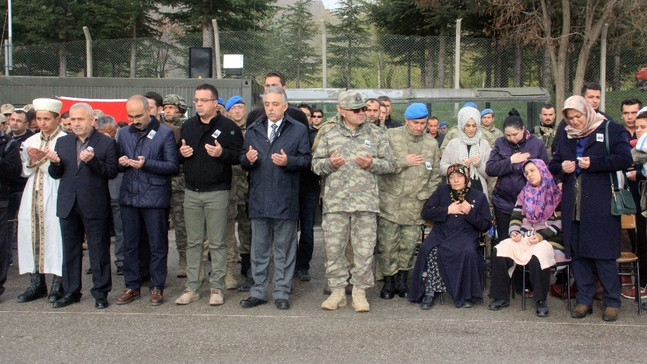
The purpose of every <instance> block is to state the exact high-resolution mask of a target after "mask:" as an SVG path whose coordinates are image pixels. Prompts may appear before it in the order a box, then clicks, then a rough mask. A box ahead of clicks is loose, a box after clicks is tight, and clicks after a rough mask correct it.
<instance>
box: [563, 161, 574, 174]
mask: <svg viewBox="0 0 647 364" xmlns="http://www.w3.org/2000/svg"><path fill="white" fill-rule="evenodd" d="M562 171H564V173H573V172H575V161H563V162H562Z"/></svg>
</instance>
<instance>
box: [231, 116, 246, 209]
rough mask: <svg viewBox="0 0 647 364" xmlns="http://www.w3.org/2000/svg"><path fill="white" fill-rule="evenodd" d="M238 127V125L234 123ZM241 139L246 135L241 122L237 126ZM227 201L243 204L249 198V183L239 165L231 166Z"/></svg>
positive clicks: (244, 124)
mask: <svg viewBox="0 0 647 364" xmlns="http://www.w3.org/2000/svg"><path fill="white" fill-rule="evenodd" d="M236 125H238V123H236ZM238 127H239V128H240V131H242V132H243V137H244V136H245V133H247V124H246V123H245V121H243V124H242V125H238ZM229 193H230V198H229V201H231V202H232V203H235V204H244V203H245V202H246V201H247V199H248V198H249V183H248V181H247V171H246V170H244V169H243V167H241V166H240V165H239V164H238V165H234V166H231V191H230V192H229Z"/></svg>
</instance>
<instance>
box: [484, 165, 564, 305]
mask: <svg viewBox="0 0 647 364" xmlns="http://www.w3.org/2000/svg"><path fill="white" fill-rule="evenodd" d="M523 171H524V176H525V177H526V180H527V182H526V185H525V186H524V187H523V189H522V190H521V192H520V193H519V196H518V197H517V202H516V204H515V207H514V210H513V211H512V218H511V219H510V227H509V236H510V238H508V239H505V240H503V241H501V242H500V243H499V244H498V245H497V246H495V247H494V253H493V254H492V284H491V286H490V298H492V302H491V303H490V305H489V308H490V310H493V311H498V310H500V309H502V308H504V307H507V306H509V305H510V303H509V299H510V277H511V276H512V272H513V271H514V268H515V265H516V264H519V265H527V266H528V268H529V270H530V282H531V283H532V287H533V289H534V294H533V297H534V299H535V307H536V311H535V312H536V314H537V316H539V317H546V316H548V305H547V304H546V296H547V295H548V289H549V286H550V267H552V266H553V265H555V253H554V248H562V246H561V244H559V241H560V240H561V236H559V234H560V232H561V229H562V222H561V220H560V216H561V214H559V213H558V211H557V207H558V206H559V203H560V202H561V201H562V191H561V190H560V189H559V187H557V185H556V184H555V181H554V180H553V176H552V175H551V174H550V172H549V171H548V167H546V163H544V161H543V160H541V159H531V160H528V161H526V162H525V163H523ZM549 241H551V242H553V241H554V242H555V246H553V245H552V244H551V243H549Z"/></svg>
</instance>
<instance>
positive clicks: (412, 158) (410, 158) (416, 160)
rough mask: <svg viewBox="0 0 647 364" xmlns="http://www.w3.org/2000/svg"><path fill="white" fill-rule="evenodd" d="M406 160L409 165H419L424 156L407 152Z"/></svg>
mask: <svg viewBox="0 0 647 364" xmlns="http://www.w3.org/2000/svg"><path fill="white" fill-rule="evenodd" d="M406 161H407V165H408V166H409V167H412V166H419V165H421V164H422V162H423V161H424V158H423V157H422V156H421V155H420V154H407V156H406Z"/></svg>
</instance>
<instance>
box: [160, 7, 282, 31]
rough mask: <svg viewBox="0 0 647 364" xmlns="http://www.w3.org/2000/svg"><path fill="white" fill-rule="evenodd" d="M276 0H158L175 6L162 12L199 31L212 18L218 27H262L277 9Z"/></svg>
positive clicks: (257, 28)
mask: <svg viewBox="0 0 647 364" xmlns="http://www.w3.org/2000/svg"><path fill="white" fill-rule="evenodd" d="M275 2H276V0H254V1H249V0H218V1H214V0H207V1H205V0H160V1H159V3H161V4H164V5H168V6H172V7H175V9H174V11H173V12H164V13H163V15H164V16H166V17H167V18H168V19H170V20H171V21H172V22H175V23H178V24H182V26H183V27H185V29H186V30H187V31H188V32H191V31H194V32H195V31H200V30H202V26H203V25H205V24H211V19H216V20H217V21H218V28H219V29H220V30H264V29H265V27H264V26H263V24H264V23H265V21H266V20H268V19H271V18H272V17H273V16H274V14H275V13H276V10H277V9H276V6H274V5H273V4H274V3H275Z"/></svg>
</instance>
